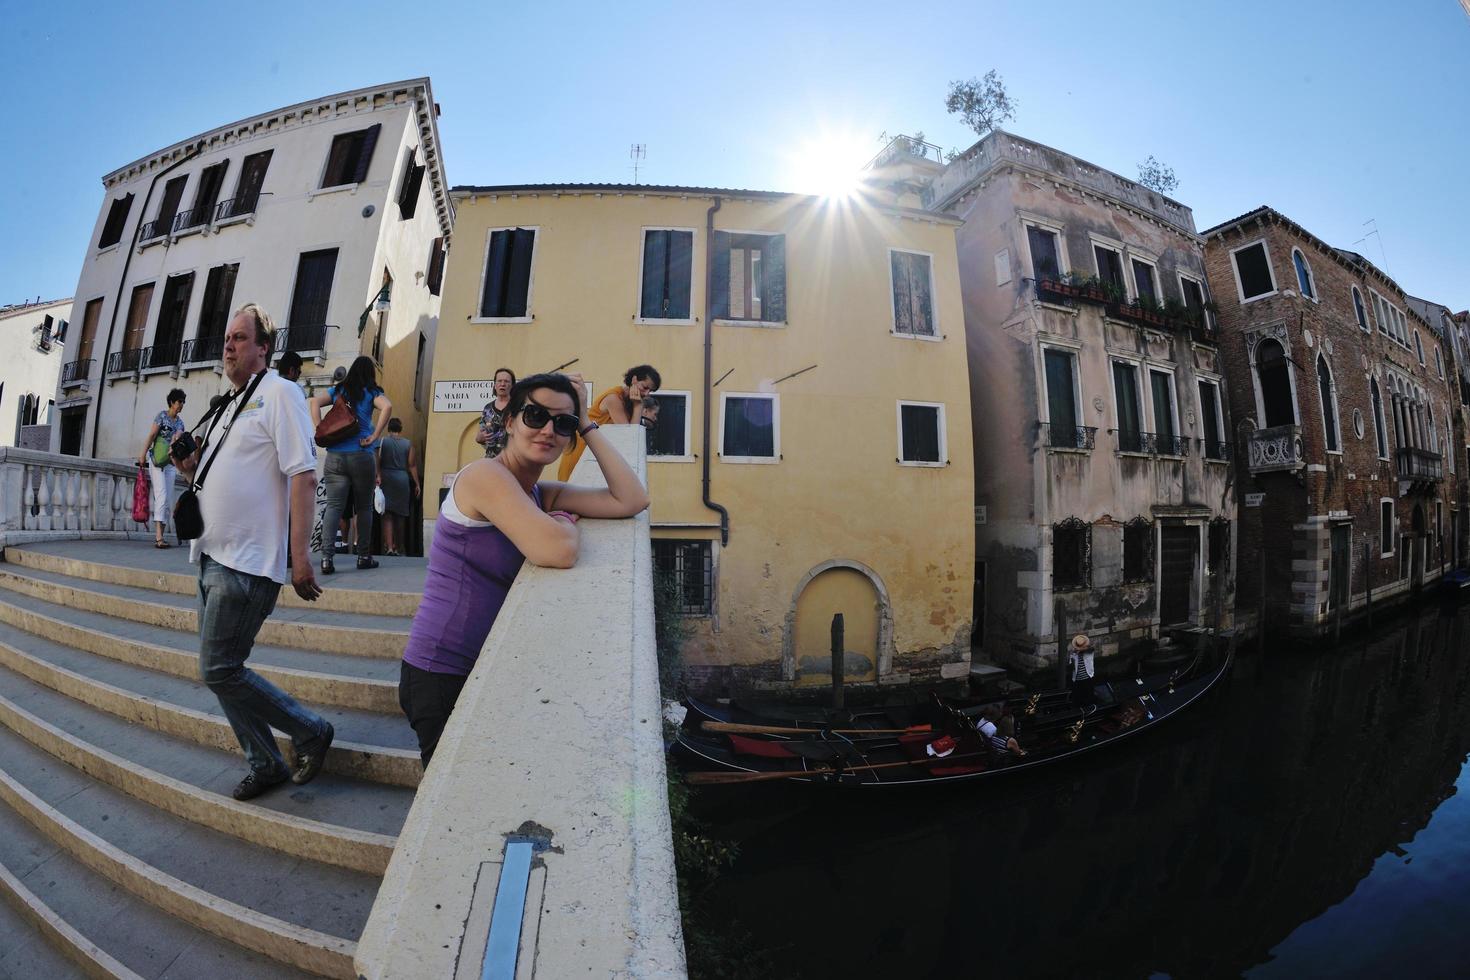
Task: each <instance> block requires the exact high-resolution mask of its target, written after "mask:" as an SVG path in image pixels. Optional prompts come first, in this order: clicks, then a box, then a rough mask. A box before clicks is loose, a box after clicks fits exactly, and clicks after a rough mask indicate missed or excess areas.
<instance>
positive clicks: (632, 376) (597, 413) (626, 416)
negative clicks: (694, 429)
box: [556, 364, 663, 481]
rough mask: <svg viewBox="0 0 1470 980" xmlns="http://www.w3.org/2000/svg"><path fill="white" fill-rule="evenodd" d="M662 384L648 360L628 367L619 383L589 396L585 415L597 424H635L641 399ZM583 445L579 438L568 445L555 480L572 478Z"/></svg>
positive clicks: (638, 415) (641, 408)
mask: <svg viewBox="0 0 1470 980" xmlns="http://www.w3.org/2000/svg"><path fill="white" fill-rule="evenodd" d="M662 384H663V379H662V378H661V377H659V373H658V370H657V369H656V368H655V367H654V366H653V365H651V364H640V365H638V366H637V367H631V368H628V370H627V371H626V372H625V373H624V374H623V383H622V384H621V385H618V386H616V387H613V388H608V389H607V390H606V391H603V392H600V393H599V394H598V395H597V397H596V398H594V399H592V407H591V408H590V409H588V412H587V416H588V418H590V419H591V420H592V421H593V422H596V423H597V424H598V425H609V424H611V425H636V424H638V421H639V419H640V417H641V416H642V415H643V399H644V398H645V397H646V396H647V395H649V394H652V393H653V392H655V391H658V389H659V386H660V385H662ZM584 445H585V443H584V442H583V441H582V440H581V439H578V440H576V442H574V443H573V444H572V446H571V447H569V448H568V449H567V451H566V455H564V456H562V458H561V466H560V467H559V468H558V469H557V472H556V478H557V479H558V480H561V481H566V480H568V479H570V478H571V475H572V470H574V469H576V468H577V460H579V459H581V458H582V448H583V446H584Z"/></svg>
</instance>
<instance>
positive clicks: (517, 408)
mask: <svg viewBox="0 0 1470 980" xmlns="http://www.w3.org/2000/svg"><path fill="white" fill-rule="evenodd" d="M542 388H549V389H551V390H552V391H559V392H561V393H562V394H563V395H571V396H572V414H573V415H575V416H577V417H578V418H581V417H582V386H581V385H579V384H577V383H576V382H575V381H573V380H572V379H571V378H569V377H567V376H566V375H565V374H557V373H548V374H533V375H531V376H529V377H525V378H522V379H521V380H519V381H517V382H516V383H515V385H514V386H512V388H511V389H510V401H509V402H508V403H507V404H506V406H505V420H506V423H507V424H509V422H510V420H511V419H513V418H516V417H518V416H519V415H520V414H521V409H523V408H525V407H526V399H528V398H530V397H531V392H533V391H539V390H540V389H542ZM571 444H572V445H573V446H575V445H576V444H577V437H576V436H572V442H571Z"/></svg>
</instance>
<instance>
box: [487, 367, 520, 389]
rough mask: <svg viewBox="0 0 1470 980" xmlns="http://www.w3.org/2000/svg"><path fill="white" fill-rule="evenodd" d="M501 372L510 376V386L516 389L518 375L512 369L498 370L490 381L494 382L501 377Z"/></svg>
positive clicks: (491, 376)
mask: <svg viewBox="0 0 1470 980" xmlns="http://www.w3.org/2000/svg"><path fill="white" fill-rule="evenodd" d="M501 371H504V372H505V373H506V374H508V375H510V386H511V387H512V388H514V387H515V386H516V373H515V372H514V371H512V370H511V369H510V368H496V369H495V373H494V374H492V375H490V380H491V381H494V380H495V379H496V378H498V377H500V372H501Z"/></svg>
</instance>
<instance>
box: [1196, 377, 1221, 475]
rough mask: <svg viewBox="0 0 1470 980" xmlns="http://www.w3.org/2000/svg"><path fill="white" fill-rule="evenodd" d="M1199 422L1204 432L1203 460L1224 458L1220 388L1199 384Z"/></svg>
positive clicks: (1213, 385) (1206, 382) (1212, 384)
mask: <svg viewBox="0 0 1470 980" xmlns="http://www.w3.org/2000/svg"><path fill="white" fill-rule="evenodd" d="M1199 405H1200V422H1201V427H1202V428H1203V430H1204V450H1205V454H1204V455H1205V459H1224V458H1225V427H1224V419H1223V418H1222V416H1221V412H1220V386H1219V385H1217V384H1215V383H1214V382H1213V381H1205V380H1203V379H1201V380H1200V382H1199Z"/></svg>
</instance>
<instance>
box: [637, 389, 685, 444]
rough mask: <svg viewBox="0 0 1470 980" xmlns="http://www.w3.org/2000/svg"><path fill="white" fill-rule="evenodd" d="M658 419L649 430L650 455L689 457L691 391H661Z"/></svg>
mask: <svg viewBox="0 0 1470 980" xmlns="http://www.w3.org/2000/svg"><path fill="white" fill-rule="evenodd" d="M656 397H657V398H658V421H657V422H655V423H654V424H653V425H652V426H651V427H650V428H649V429H648V431H647V436H646V438H647V440H648V455H649V456H650V457H659V456H663V457H669V456H674V457H679V458H683V459H687V458H689V393H688V392H684V391H660V392H659V393H658V395H657V396H656Z"/></svg>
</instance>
